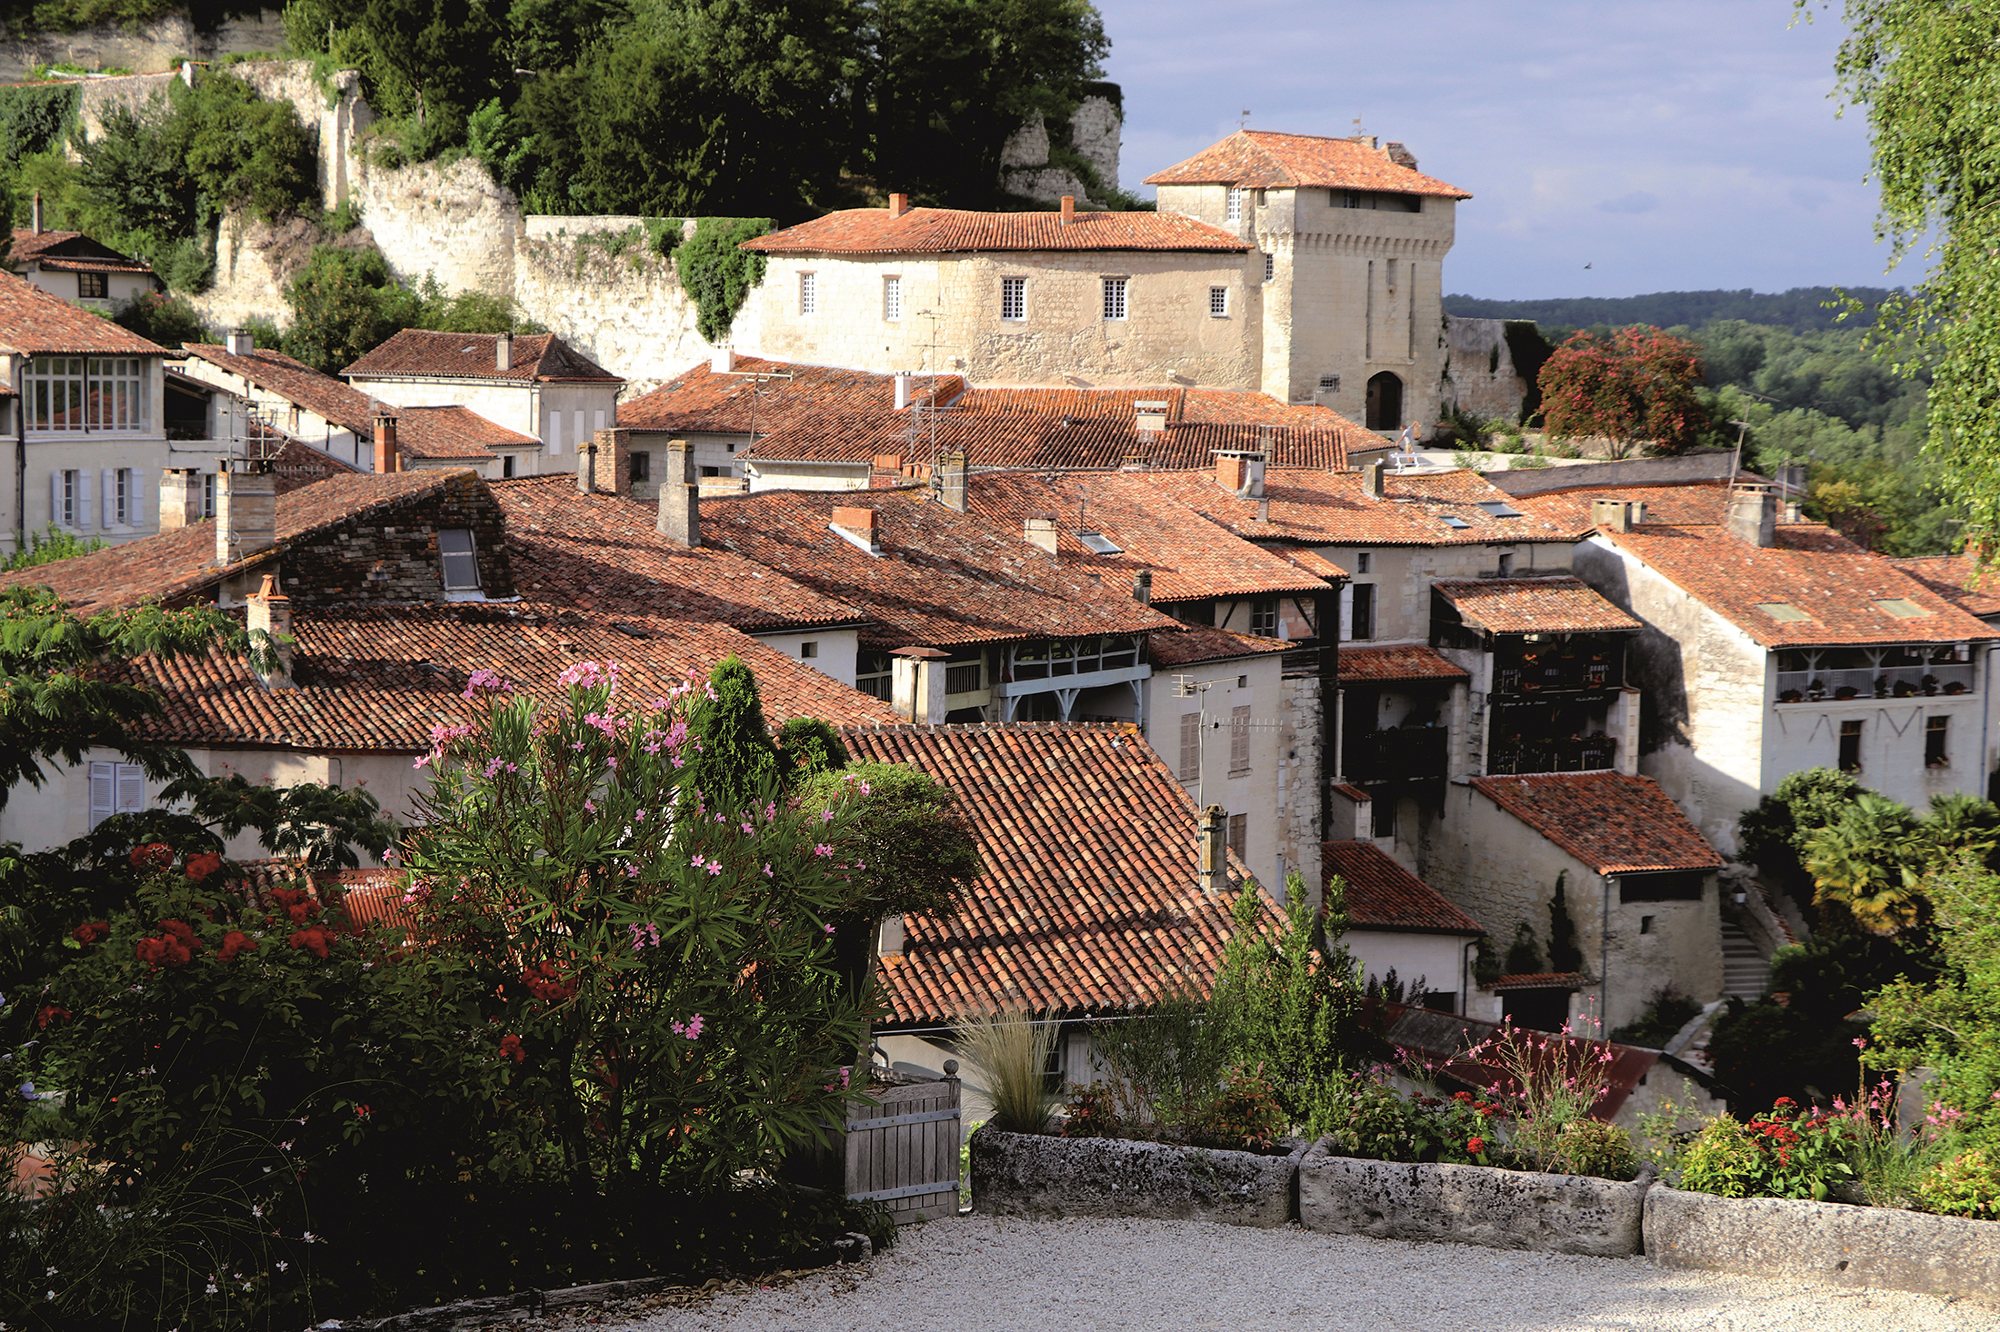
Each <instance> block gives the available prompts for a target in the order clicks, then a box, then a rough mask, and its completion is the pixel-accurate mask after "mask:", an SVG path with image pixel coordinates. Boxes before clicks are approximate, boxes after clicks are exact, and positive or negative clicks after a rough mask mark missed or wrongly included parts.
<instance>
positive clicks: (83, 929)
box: [69, 920, 111, 948]
mask: <svg viewBox="0 0 2000 1332" xmlns="http://www.w3.org/2000/svg"><path fill="white" fill-rule="evenodd" d="M110 933H111V924H110V922H109V921H102V920H86V921H85V922H84V923H83V924H81V925H79V926H77V927H76V928H75V929H73V930H71V931H70V932H69V937H70V938H72V939H74V940H76V941H77V942H78V943H80V944H82V945H83V946H84V947H86V948H88V947H89V946H90V945H92V944H94V943H96V942H97V941H98V940H99V939H102V938H104V937H105V936H106V935H107V934H110Z"/></svg>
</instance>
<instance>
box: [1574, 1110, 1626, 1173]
mask: <svg viewBox="0 0 2000 1332" xmlns="http://www.w3.org/2000/svg"><path fill="white" fill-rule="evenodd" d="M1555 1156H1556V1162H1557V1165H1558V1166H1559V1167H1560V1169H1561V1171H1562V1173H1564V1174H1569V1175H1595V1176H1597V1177H1598V1178H1599V1179H1630V1178H1632V1175H1633V1172H1634V1171H1636V1170H1638V1168H1639V1154H1638V1152H1637V1151H1636V1150H1634V1148H1633V1146H1632V1135H1631V1134H1630V1133H1628V1132H1626V1131H1625V1130H1624V1129H1623V1128H1621V1127H1620V1126H1618V1125H1617V1124H1607V1123H1606V1122H1605V1121H1603V1120H1601V1119H1573V1120H1571V1121H1570V1122H1569V1123H1567V1124H1564V1125H1563V1126H1562V1128H1561V1129H1559V1130H1558V1131H1557V1133H1556V1150H1555Z"/></svg>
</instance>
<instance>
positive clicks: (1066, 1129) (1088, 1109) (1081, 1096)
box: [1056, 1082, 1125, 1138]
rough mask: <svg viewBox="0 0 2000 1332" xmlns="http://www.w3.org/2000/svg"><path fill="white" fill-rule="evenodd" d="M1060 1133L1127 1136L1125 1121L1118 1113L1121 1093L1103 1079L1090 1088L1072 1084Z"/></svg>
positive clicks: (1067, 1136)
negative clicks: (1118, 1095)
mask: <svg viewBox="0 0 2000 1332" xmlns="http://www.w3.org/2000/svg"><path fill="white" fill-rule="evenodd" d="M1056 1132H1057V1134H1058V1135H1059V1136H1061V1137H1065V1138H1119V1137H1123V1136H1124V1134H1125V1122H1124V1121H1123V1120H1122V1119H1120V1118H1119V1116H1118V1098H1117V1095H1116V1094H1115V1093H1114V1092H1113V1091H1112V1090H1111V1088H1110V1086H1108V1085H1107V1084H1105V1083H1102V1082H1093V1083H1091V1084H1090V1085H1089V1086H1087V1087H1081V1086H1075V1085H1072V1086H1071V1088H1070V1094H1069V1100H1067V1101H1065V1102H1064V1103H1063V1109H1062V1116H1061V1118H1060V1119H1059V1120H1057V1123H1056Z"/></svg>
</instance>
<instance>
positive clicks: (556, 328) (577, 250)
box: [513, 217, 710, 396]
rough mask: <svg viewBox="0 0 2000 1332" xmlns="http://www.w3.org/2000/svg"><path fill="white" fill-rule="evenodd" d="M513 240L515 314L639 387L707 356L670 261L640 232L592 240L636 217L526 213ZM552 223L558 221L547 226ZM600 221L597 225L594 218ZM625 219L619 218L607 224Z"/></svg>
mask: <svg viewBox="0 0 2000 1332" xmlns="http://www.w3.org/2000/svg"><path fill="white" fill-rule="evenodd" d="M525 222H526V226H525V228H524V230H525V234H524V235H523V236H522V237H521V238H520V239H519V240H517V241H516V242H515V244H514V293H513V294H514V300H515V302H516V304H518V305H519V306H520V309H521V313H522V314H523V315H524V316H526V317H527V318H529V319H532V320H534V321H535V322H537V323H539V324H541V325H542V326H543V327H545V328H547V329H548V330H549V331H550V332H551V333H554V334H557V335H558V336H559V337H561V338H562V339H563V341H565V342H567V343H569V344H570V345H571V346H572V347H575V348H576V349H577V350H578V351H581V352H582V353H583V354H584V355H586V356H588V357H590V358H591V359H592V360H594V361H596V362H597V363H598V364H599V365H602V366H604V367H605V368H606V369H609V370H612V371H614V372H616V373H618V374H621V375H624V376H625V378H626V379H627V381H628V387H627V389H626V393H627V394H628V396H629V395H631V394H635V393H643V392H645V391H646V390H648V389H650V388H652V387H654V386H656V385H657V384H658V383H659V382H660V381H662V380H665V379H667V378H669V377H671V376H673V375H676V374H678V373H680V372H681V371H683V370H685V369H687V368H688V367H689V366H692V365H695V364H697V363H699V362H701V361H703V360H705V359H707V357H708V355H709V352H710V347H709V345H708V343H707V341H705V340H704V339H703V338H702V336H701V335H700V334H699V333H697V332H696V331H695V319H696V311H695V308H694V303H693V302H692V301H690V300H689V299H688V297H687V293H686V292H685V291H683V290H682V289H681V280H680V274H679V273H678V272H676V271H675V269H674V265H673V263H672V261H670V260H668V259H665V258H663V257H661V255H660V254H659V253H658V252H657V251H655V250H654V249H653V248H652V246H651V245H650V244H649V243H648V242H646V241H645V240H644V239H643V234H642V238H641V239H639V240H638V241H637V242H636V243H632V244H628V245H627V246H626V247H625V248H623V249H615V248H613V247H608V246H605V245H602V244H595V243H592V241H591V239H589V238H590V237H591V236H592V235H593V234H597V235H603V234H605V233H609V234H612V235H616V234H618V233H620V232H623V231H628V230H629V229H630V228H631V227H633V226H636V225H638V223H639V219H637V218H604V219H597V218H547V217H530V218H527V219H525ZM552 223H555V224H562V225H560V226H551V224H552ZM598 223H603V224H607V225H603V226H602V227H601V229H600V228H598V227H597V226H595V225H594V224H598ZM610 224H623V225H610Z"/></svg>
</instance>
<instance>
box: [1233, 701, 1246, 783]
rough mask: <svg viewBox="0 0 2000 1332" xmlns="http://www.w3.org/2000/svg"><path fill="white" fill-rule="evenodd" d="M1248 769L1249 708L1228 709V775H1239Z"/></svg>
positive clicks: (1242, 774)
mask: <svg viewBox="0 0 2000 1332" xmlns="http://www.w3.org/2000/svg"><path fill="white" fill-rule="evenodd" d="M1249 771H1250V709H1249V707H1247V706H1244V707H1236V708H1231V709H1230V710H1229V775H1230V776H1231V777H1241V776H1244V775H1245V774H1246V773H1248V772H1249Z"/></svg>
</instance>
